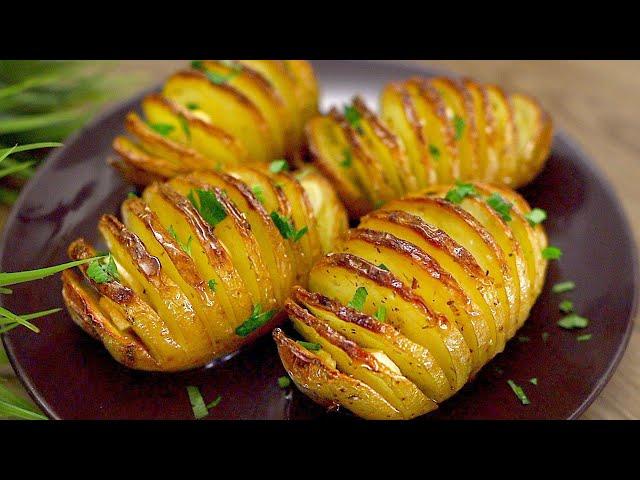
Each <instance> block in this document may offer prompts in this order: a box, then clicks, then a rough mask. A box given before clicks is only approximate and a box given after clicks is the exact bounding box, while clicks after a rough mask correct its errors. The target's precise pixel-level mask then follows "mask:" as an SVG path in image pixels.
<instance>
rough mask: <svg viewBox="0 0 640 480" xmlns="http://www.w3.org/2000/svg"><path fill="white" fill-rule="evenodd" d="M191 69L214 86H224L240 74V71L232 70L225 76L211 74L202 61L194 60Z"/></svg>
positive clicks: (216, 73)
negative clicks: (199, 72) (202, 75)
mask: <svg viewBox="0 0 640 480" xmlns="http://www.w3.org/2000/svg"><path fill="white" fill-rule="evenodd" d="M191 67H192V68H193V69H195V70H199V71H201V72H202V73H204V74H205V75H206V77H207V78H208V79H209V81H210V82H211V83H213V84H215V85H224V84H225V83H227V82H229V81H230V80H232V79H234V78H235V77H237V76H238V75H240V73H242V69H237V68H234V69H233V70H232V71H231V72H229V73H227V74H222V73H218V72H213V71H211V70H209V69H208V68H207V67H206V65H205V64H204V62H203V61H202V60H194V61H192V62H191Z"/></svg>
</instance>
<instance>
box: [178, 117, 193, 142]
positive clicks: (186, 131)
mask: <svg viewBox="0 0 640 480" xmlns="http://www.w3.org/2000/svg"><path fill="white" fill-rule="evenodd" d="M178 120H179V121H180V126H181V127H182V131H183V132H184V136H185V137H187V141H189V142H191V128H189V121H188V120H187V119H186V118H185V116H184V115H179V116H178Z"/></svg>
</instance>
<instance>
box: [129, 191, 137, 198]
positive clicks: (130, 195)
mask: <svg viewBox="0 0 640 480" xmlns="http://www.w3.org/2000/svg"><path fill="white" fill-rule="evenodd" d="M127 198H138V194H137V193H136V192H129V193H127Z"/></svg>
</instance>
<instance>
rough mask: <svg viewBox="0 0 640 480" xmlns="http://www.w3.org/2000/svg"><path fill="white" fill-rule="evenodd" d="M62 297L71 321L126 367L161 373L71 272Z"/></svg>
mask: <svg viewBox="0 0 640 480" xmlns="http://www.w3.org/2000/svg"><path fill="white" fill-rule="evenodd" d="M62 298H63V299H64V303H65V305H66V306H67V309H68V310H69V313H70V315H71V319H72V320H73V321H74V322H75V323H76V324H77V325H78V326H79V327H81V328H82V329H83V330H84V331H85V332H87V333H88V334H89V335H91V336H93V337H94V338H96V339H97V340H100V341H101V342H102V343H103V344H104V346H105V348H106V349H107V350H108V351H109V353H110V354H111V355H112V356H113V358H115V359H116V360H117V361H118V362H120V363H122V364H123V365H124V366H125V367H128V368H136V369H138V370H159V369H160V365H159V364H158V362H157V361H156V360H155V359H154V358H153V357H152V356H151V355H150V354H149V352H148V351H147V349H146V348H145V346H144V345H143V344H142V343H141V341H140V340H139V339H138V338H137V337H136V336H135V334H133V333H132V332H131V333H129V332H123V331H121V330H119V329H118V328H117V327H116V326H115V325H114V324H113V322H112V321H111V318H110V317H109V315H108V314H107V313H106V312H104V311H103V310H102V309H101V308H100V305H99V303H98V302H99V297H98V296H97V295H96V293H95V291H91V290H90V289H89V288H87V287H85V286H84V285H83V284H82V281H81V279H80V277H79V276H78V275H77V274H76V273H75V272H73V271H71V270H65V271H64V272H62Z"/></svg>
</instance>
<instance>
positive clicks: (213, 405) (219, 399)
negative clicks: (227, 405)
mask: <svg viewBox="0 0 640 480" xmlns="http://www.w3.org/2000/svg"><path fill="white" fill-rule="evenodd" d="M221 401H222V395H218V396H217V397H216V399H215V400H214V401H213V402H211V403H207V410H210V409H212V408H214V407H217V406H218V405H219V404H220V402H221Z"/></svg>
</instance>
